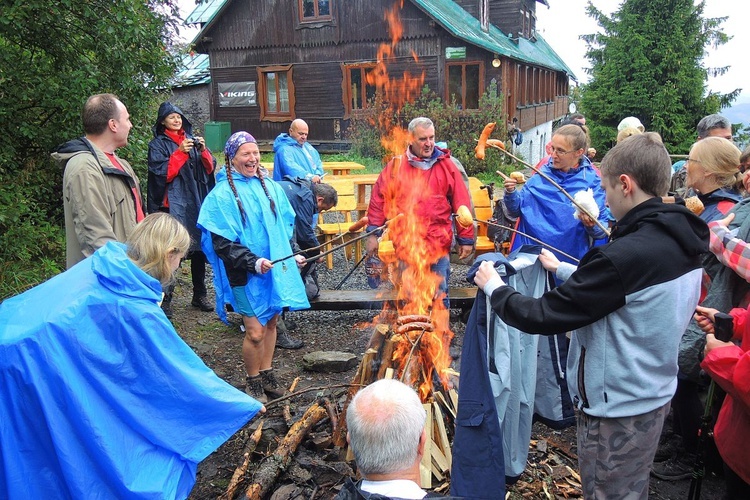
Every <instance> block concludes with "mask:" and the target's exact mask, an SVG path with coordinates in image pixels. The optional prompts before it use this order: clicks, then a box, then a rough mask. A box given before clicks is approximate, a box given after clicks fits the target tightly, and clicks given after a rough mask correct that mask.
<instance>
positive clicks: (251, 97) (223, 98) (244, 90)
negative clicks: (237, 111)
mask: <svg viewBox="0 0 750 500" xmlns="http://www.w3.org/2000/svg"><path fill="white" fill-rule="evenodd" d="M257 105H258V103H257V101H256V94H255V82H232V83H220V84H219V107H222V108H227V107H237V106H257Z"/></svg>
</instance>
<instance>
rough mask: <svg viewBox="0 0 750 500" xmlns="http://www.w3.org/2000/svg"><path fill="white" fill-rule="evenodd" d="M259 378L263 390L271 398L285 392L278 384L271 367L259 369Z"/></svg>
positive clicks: (278, 396) (276, 397) (275, 397)
mask: <svg viewBox="0 0 750 500" xmlns="http://www.w3.org/2000/svg"><path fill="white" fill-rule="evenodd" d="M260 378H261V380H262V383H263V390H264V391H265V392H266V394H268V395H269V396H270V397H271V399H278V398H280V397H281V396H283V395H284V394H286V389H285V388H284V387H283V386H282V385H281V384H279V381H278V380H276V375H274V373H273V368H271V369H270V370H261V372H260Z"/></svg>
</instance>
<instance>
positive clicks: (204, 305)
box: [190, 295, 214, 312]
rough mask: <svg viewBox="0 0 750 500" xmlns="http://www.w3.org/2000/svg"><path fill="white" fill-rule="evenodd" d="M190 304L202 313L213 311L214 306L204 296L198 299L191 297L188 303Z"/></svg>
mask: <svg viewBox="0 0 750 500" xmlns="http://www.w3.org/2000/svg"><path fill="white" fill-rule="evenodd" d="M190 304H191V305H192V306H193V307H197V308H198V309H200V310H201V311H203V312H209V311H213V310H214V305H213V304H212V303H211V302H209V300H208V297H206V296H205V295H201V296H200V297H193V300H192V301H191V302H190Z"/></svg>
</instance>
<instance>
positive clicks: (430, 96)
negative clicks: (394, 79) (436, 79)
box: [348, 81, 514, 175]
mask: <svg viewBox="0 0 750 500" xmlns="http://www.w3.org/2000/svg"><path fill="white" fill-rule="evenodd" d="M418 116H427V117H429V118H430V119H431V120H432V121H433V122H434V123H435V135H436V140H437V141H438V142H440V141H444V142H446V143H447V144H448V149H450V150H451V153H452V155H453V156H455V157H456V158H457V159H458V160H459V161H460V162H461V163H462V164H463V165H464V168H466V172H467V173H468V174H469V175H477V174H479V173H481V172H492V173H494V172H495V171H496V170H503V171H511V170H513V169H514V168H513V167H511V166H509V164H508V161H507V158H506V157H505V155H503V154H502V153H501V152H499V151H494V150H492V149H490V148H488V150H487V154H486V155H485V159H484V160H478V159H476V158H475V157H474V147H475V146H476V141H477V139H478V138H479V134H481V132H482V130H483V129H484V126H485V125H486V124H487V123H489V122H497V123H498V125H497V127H496V129H495V132H494V133H493V134H492V137H495V138H501V139H503V140H506V139H507V137H506V134H505V133H504V131H505V113H504V112H503V97H502V94H501V93H499V92H498V90H497V84H496V83H495V82H494V81H493V82H492V83H491V84H490V86H489V87H488V88H487V90H486V91H485V93H484V94H483V95H482V97H481V98H480V101H479V109H477V110H462V109H460V108H459V106H458V105H457V104H456V103H455V102H451V103H446V102H444V101H443V99H441V98H440V97H439V96H438V95H437V94H436V93H435V92H433V91H432V90H430V88H429V87H428V86H425V87H424V88H423V89H422V92H421V94H420V95H419V96H418V97H417V99H415V100H414V102H411V103H407V104H405V105H404V106H403V108H402V109H401V110H400V111H398V112H393V111H392V110H390V109H389V108H388V106H387V104H386V103H383V102H382V101H381V100H380V98H379V97H376V98H375V99H374V100H373V101H371V102H370V106H369V107H368V111H367V112H363V113H361V114H358V115H357V116H355V117H352V119H351V120H350V125H349V129H348V137H349V140H351V142H352V149H351V151H352V152H353V153H354V154H357V155H360V156H363V157H370V158H381V159H382V158H386V157H387V152H386V150H385V148H384V147H383V145H382V144H381V139H382V137H383V136H385V135H386V134H387V130H389V129H390V128H391V127H393V126H396V125H397V126H399V127H402V128H406V127H407V125H408V124H409V122H410V121H411V120H412V119H414V118H416V117H418Z"/></svg>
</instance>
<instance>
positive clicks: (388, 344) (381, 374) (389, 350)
mask: <svg viewBox="0 0 750 500" xmlns="http://www.w3.org/2000/svg"><path fill="white" fill-rule="evenodd" d="M394 347H395V345H394V342H393V339H386V341H385V342H384V343H383V352H382V353H381V354H380V368H378V375H377V379H378V380H380V379H382V378H385V372H386V370H387V369H388V368H390V367H391V362H392V361H393V359H392V358H393V349H394Z"/></svg>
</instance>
